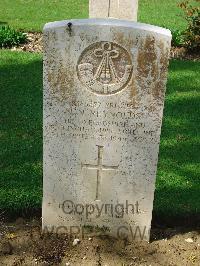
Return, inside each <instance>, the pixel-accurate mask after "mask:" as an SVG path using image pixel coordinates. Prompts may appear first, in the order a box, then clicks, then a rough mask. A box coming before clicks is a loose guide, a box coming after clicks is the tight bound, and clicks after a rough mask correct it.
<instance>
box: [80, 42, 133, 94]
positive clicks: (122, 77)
mask: <svg viewBox="0 0 200 266" xmlns="http://www.w3.org/2000/svg"><path fill="white" fill-rule="evenodd" d="M132 69H133V67H132V60H131V56H130V55H129V53H128V51H127V50H126V49H124V48H123V47H121V46H120V45H118V44H116V43H113V42H98V43H94V44H92V45H90V46H89V47H87V48H86V49H85V50H84V51H83V52H82V54H81V56H80V58H79V60H78V65H77V73H78V77H79V80H80V81H81V82H82V83H83V84H84V85H85V86H86V87H87V88H88V89H90V90H91V91H92V92H94V93H97V94H101V95H111V94H114V93H117V92H119V91H121V90H122V89H123V88H124V87H125V86H126V85H127V84H128V82H129V81H130V79H131V76H132Z"/></svg>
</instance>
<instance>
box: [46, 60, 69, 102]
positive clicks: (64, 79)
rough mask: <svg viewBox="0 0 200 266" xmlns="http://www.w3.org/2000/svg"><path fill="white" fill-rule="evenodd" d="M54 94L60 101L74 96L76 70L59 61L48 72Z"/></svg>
mask: <svg viewBox="0 0 200 266" xmlns="http://www.w3.org/2000/svg"><path fill="white" fill-rule="evenodd" d="M47 75H48V82H49V84H50V88H51V93H52V96H53V97H55V98H57V99H59V100H60V101H62V100H65V99H66V98H68V99H70V98H72V97H73V87H74V71H73V70H72V69H70V68H67V67H66V66H63V65H62V64H61V63H59V64H58V65H57V66H56V69H54V68H53V69H49V70H48V72H47Z"/></svg>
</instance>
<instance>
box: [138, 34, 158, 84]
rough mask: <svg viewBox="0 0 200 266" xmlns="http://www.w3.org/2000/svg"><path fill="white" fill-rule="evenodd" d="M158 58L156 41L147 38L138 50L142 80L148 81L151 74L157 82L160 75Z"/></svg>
mask: <svg viewBox="0 0 200 266" xmlns="http://www.w3.org/2000/svg"><path fill="white" fill-rule="evenodd" d="M156 58H157V56H156V50H155V39H154V38H151V37H149V36H147V37H146V39H145V41H144V43H142V45H141V46H140V47H139V50H138V67H137V72H138V76H139V77H140V79H142V78H145V79H147V78H148V76H149V74H150V75H151V77H152V78H153V80H155V78H156V77H157V73H158V68H157V65H156Z"/></svg>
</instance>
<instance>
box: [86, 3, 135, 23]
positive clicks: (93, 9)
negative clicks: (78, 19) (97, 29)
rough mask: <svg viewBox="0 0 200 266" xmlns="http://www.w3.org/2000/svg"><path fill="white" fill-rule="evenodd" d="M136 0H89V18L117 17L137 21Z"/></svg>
mask: <svg viewBox="0 0 200 266" xmlns="http://www.w3.org/2000/svg"><path fill="white" fill-rule="evenodd" d="M137 11H138V0H101V1H100V0H90V1H89V17H90V18H118V19H124V20H132V21H137Z"/></svg>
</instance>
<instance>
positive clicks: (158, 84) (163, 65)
mask: <svg viewBox="0 0 200 266" xmlns="http://www.w3.org/2000/svg"><path fill="white" fill-rule="evenodd" d="M157 45H158V48H159V51H160V62H159V74H160V75H159V79H157V80H156V81H155V85H154V87H153V90H152V93H153V96H154V97H156V98H162V97H164V93H165V81H166V79H167V68H168V58H169V49H165V46H164V43H163V41H162V40H160V41H159V42H158V44H157Z"/></svg>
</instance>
